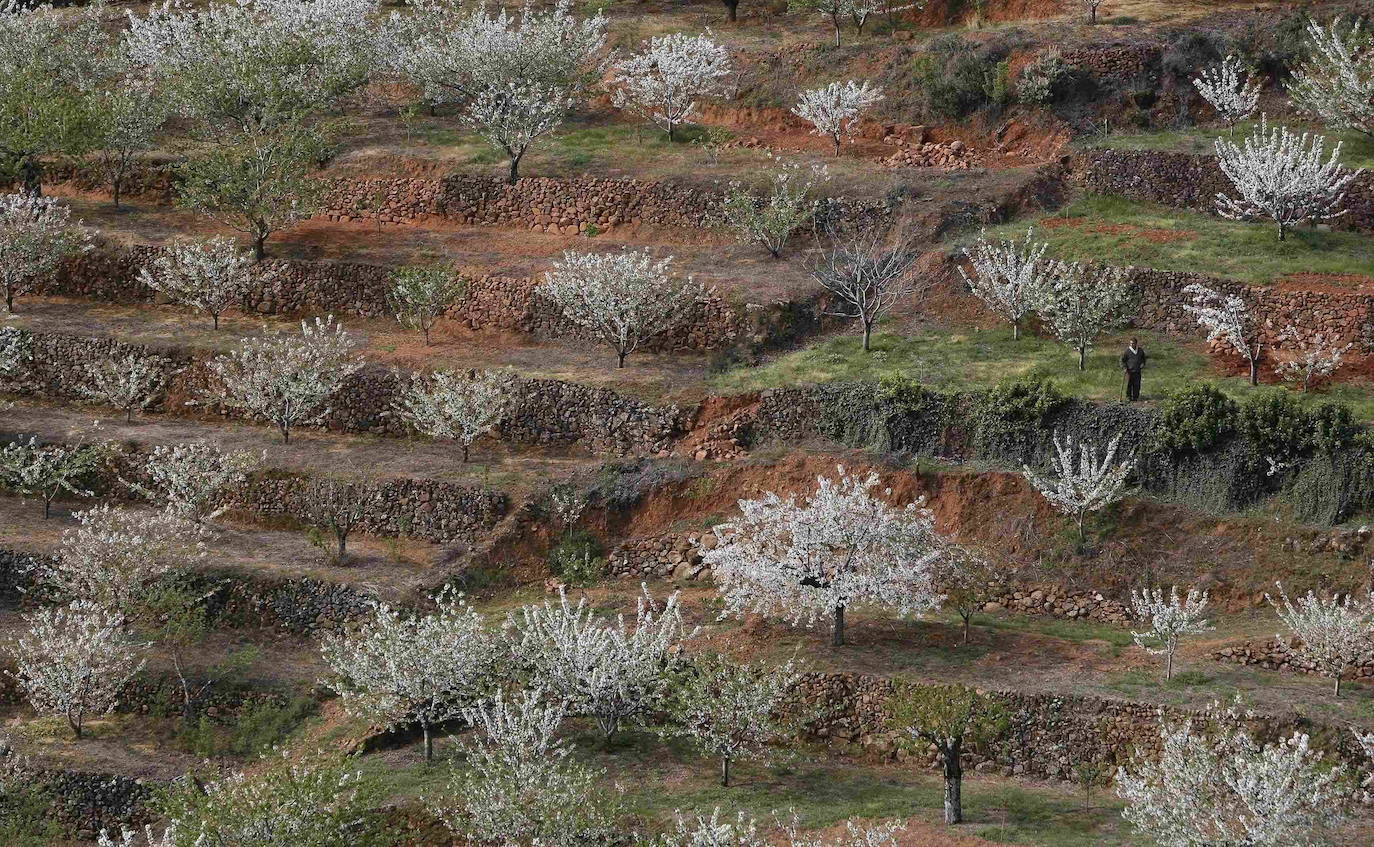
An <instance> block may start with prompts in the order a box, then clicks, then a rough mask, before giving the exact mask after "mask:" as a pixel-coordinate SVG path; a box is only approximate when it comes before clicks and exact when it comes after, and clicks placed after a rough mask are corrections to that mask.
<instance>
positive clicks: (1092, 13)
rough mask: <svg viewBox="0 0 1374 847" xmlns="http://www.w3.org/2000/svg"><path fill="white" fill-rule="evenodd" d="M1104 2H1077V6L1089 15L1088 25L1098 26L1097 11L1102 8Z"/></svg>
mask: <svg viewBox="0 0 1374 847" xmlns="http://www.w3.org/2000/svg"><path fill="white" fill-rule="evenodd" d="M1102 3H1103V0H1077V5H1078V7H1079V8H1080V9H1082V10H1083V11H1084V12H1087V13H1088V24H1089V25H1090V26H1095V25H1096V24H1097V10H1098V9H1100V8H1102Z"/></svg>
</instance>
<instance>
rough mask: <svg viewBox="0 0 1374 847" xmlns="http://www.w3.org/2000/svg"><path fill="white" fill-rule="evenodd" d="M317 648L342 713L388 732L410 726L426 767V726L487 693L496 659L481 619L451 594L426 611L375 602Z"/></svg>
mask: <svg viewBox="0 0 1374 847" xmlns="http://www.w3.org/2000/svg"><path fill="white" fill-rule="evenodd" d="M320 649H321V651H322V653H323V656H324V661H325V664H327V665H329V668H330V670H331V671H332V672H333V675H332V676H330V677H328V678H326V680H325V684H326V685H327V686H329V687H330V688H331V689H333V690H334V691H337V692H338V693H339V695H340V697H342V698H343V703H344V708H346V709H347V710H348V711H349V713H350V714H353V715H356V716H358V717H361V718H364V719H366V720H369V721H372V722H374V723H375V724H377V725H380V726H385V727H386V728H387V729H388V730H392V729H396V728H398V727H401V726H406V725H409V724H412V723H418V724H419V725H420V731H421V733H422V735H423V737H424V754H425V761H427V762H428V761H430V760H432V759H433V758H434V741H433V731H434V728H435V727H436V726H438V725H439V724H442V723H443V722H445V721H448V720H451V719H453V718H455V717H458V716H459V715H461V714H462V713H463V711H464V709H467V708H470V707H472V706H474V705H476V703H477V702H478V701H479V700H481V699H482V698H483V697H485V696H486V695H487V694H488V691H489V689H490V688H491V685H492V683H493V681H494V680H495V678H496V674H495V672H496V671H497V669H498V659H499V657H500V656H501V654H502V653H501V645H500V643H499V641H498V639H497V637H496V635H495V634H494V633H493V632H491V631H490V630H489V629H488V628H487V625H486V620H485V619H484V618H483V617H482V615H480V614H479V613H478V612H477V611H476V610H474V609H473V608H472V607H471V606H469V605H468V604H467V602H466V601H465V600H464V599H463V597H462V595H460V594H456V593H453V592H451V591H446V592H443V593H441V594H440V595H439V596H438V597H437V598H436V600H435V610H434V611H433V612H430V613H428V614H403V613H402V612H400V611H398V610H396V609H393V608H391V607H390V606H388V605H386V604H385V603H377V604H376V606H375V608H374V609H373V614H372V617H371V618H370V619H369V620H366V621H364V622H363V624H362V625H361V626H360V627H359V628H358V629H356V630H353V631H349V632H343V633H330V634H327V635H326V636H325V637H324V641H323V643H322V644H321V647H320Z"/></svg>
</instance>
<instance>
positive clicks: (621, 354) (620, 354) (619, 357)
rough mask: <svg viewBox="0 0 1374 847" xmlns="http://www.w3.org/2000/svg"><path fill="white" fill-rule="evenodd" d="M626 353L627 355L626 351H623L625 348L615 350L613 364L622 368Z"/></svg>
mask: <svg viewBox="0 0 1374 847" xmlns="http://www.w3.org/2000/svg"><path fill="white" fill-rule="evenodd" d="M626 355H627V351H625V350H617V351H616V363H615V366H616V367H617V368H623V367H625V356H626Z"/></svg>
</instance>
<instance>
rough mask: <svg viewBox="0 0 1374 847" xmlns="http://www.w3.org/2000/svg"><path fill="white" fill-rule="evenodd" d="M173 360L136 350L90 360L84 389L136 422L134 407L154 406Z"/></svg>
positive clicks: (130, 420) (93, 398)
mask: <svg viewBox="0 0 1374 847" xmlns="http://www.w3.org/2000/svg"><path fill="white" fill-rule="evenodd" d="M171 364H172V362H171V360H170V359H167V358H166V357H164V356H153V355H148V354H144V353H138V352H135V351H133V350H130V351H129V352H127V353H125V354H124V355H122V356H116V355H109V356H102V357H100V358H97V359H94V360H93V361H90V362H87V363H86V381H85V382H84V383H82V384H81V385H80V386H79V388H80V390H81V393H82V394H84V395H86V396H87V397H89V398H91V399H92V400H94V401H96V402H97V403H105V404H107V405H110V406H114V407H115V408H116V409H119V410H121V411H123V412H124V422H125V423H133V420H134V411H135V410H137V409H146V408H147V407H148V406H151V405H152V404H153V402H154V401H156V400H157V398H158V396H159V395H160V394H161V393H162V389H163V388H164V387H165V386H166V385H167V375H168V372H169V371H170V369H171Z"/></svg>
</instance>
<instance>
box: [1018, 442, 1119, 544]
mask: <svg viewBox="0 0 1374 847" xmlns="http://www.w3.org/2000/svg"><path fill="white" fill-rule="evenodd" d="M1120 443H1121V435H1120V434H1117V435H1115V436H1113V438H1112V440H1111V441H1108V442H1107V446H1106V447H1105V448H1103V447H1100V446H1099V445H1098V444H1096V443H1095V442H1093V441H1092V440H1091V439H1076V438H1074V437H1073V436H1072V435H1069V434H1067V433H1066V434H1065V435H1064V437H1063V438H1062V439H1061V438H1060V436H1059V433H1058V432H1056V433H1054V453H1052V454H1051V455H1050V469H1051V471H1052V473H1051V474H1050V475H1048V476H1042V475H1041V474H1039V473H1037V472H1035V471H1033V470H1031V468H1030V465H1022V466H1021V469H1022V470H1021V472H1022V475H1023V476H1025V478H1026V481H1027V482H1029V483H1030V484H1031V485H1032V486H1034V487H1035V490H1036V491H1039V492H1040V495H1041V496H1042V497H1044V498H1045V499H1046V500H1048V501H1049V503H1050V505H1051V506H1053V507H1054V508H1055V509H1057V510H1058V511H1060V512H1062V513H1063V514H1066V515H1069V516H1071V517H1073V518H1075V519H1076V520H1077V522H1078V537H1079V538H1082V537H1083V518H1084V517H1085V516H1086V515H1087V514H1088V513H1089V512H1096V511H1098V510H1100V509H1103V508H1105V507H1107V506H1110V505H1111V504H1112V503H1115V502H1116V501H1117V499H1118V498H1119V497H1120V496H1121V490H1122V489H1123V488H1124V487H1125V485H1126V477H1127V476H1129V475H1130V473H1131V470H1132V469H1133V468H1135V460H1134V459H1126V460H1125V461H1121V462H1118V461H1116V450H1117V445H1118V444H1120Z"/></svg>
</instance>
